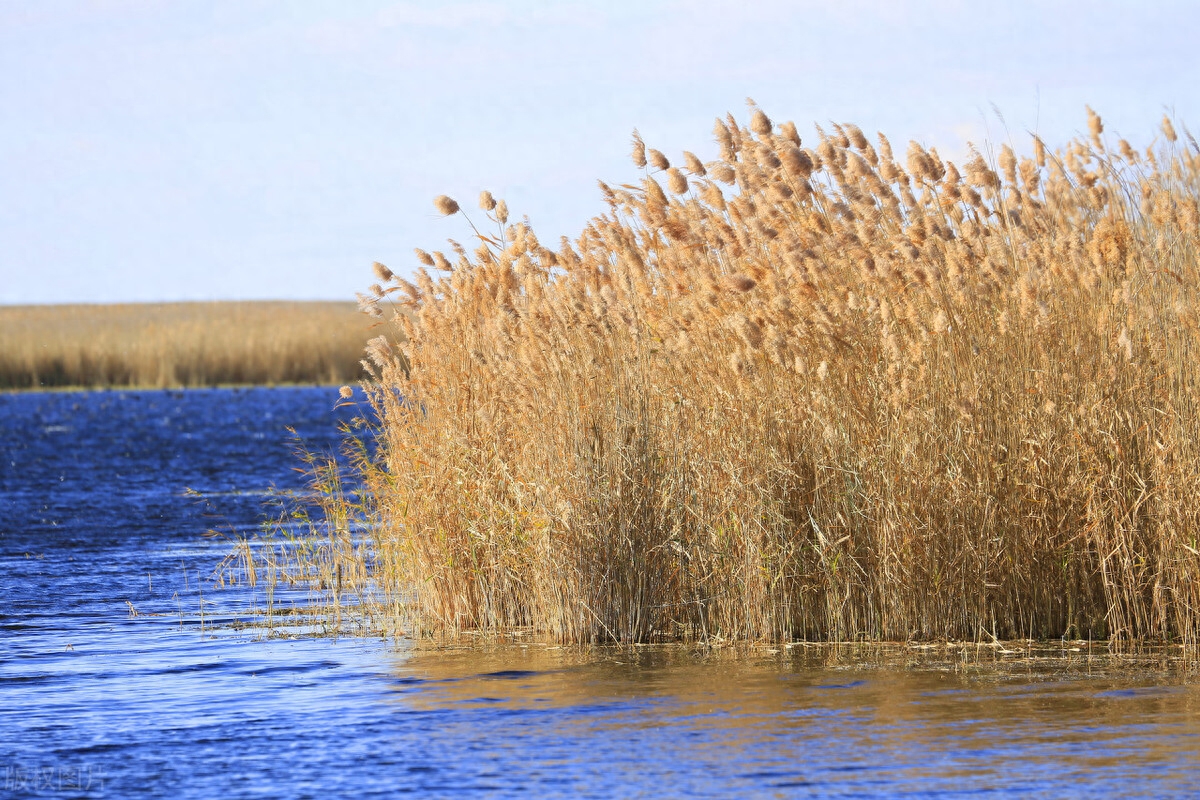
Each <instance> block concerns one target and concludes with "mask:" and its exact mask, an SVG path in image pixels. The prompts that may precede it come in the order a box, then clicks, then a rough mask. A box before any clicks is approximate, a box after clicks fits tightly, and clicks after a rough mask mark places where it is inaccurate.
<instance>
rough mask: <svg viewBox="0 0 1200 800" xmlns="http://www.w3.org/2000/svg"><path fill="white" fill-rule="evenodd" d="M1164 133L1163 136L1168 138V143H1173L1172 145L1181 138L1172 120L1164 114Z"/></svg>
mask: <svg viewBox="0 0 1200 800" xmlns="http://www.w3.org/2000/svg"><path fill="white" fill-rule="evenodd" d="M1162 132H1163V136H1166V137H1167V141H1168V142H1171V143H1172V144H1174V143H1175V141H1176V140H1178V139H1179V137H1178V136H1177V135H1176V134H1175V126H1174V125H1172V124H1171V118H1170V117H1168V116H1167V115H1166V114H1163V118H1162Z"/></svg>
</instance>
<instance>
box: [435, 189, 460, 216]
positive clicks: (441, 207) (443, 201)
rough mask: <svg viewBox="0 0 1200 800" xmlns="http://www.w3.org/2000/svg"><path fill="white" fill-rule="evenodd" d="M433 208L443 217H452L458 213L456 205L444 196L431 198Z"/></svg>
mask: <svg viewBox="0 0 1200 800" xmlns="http://www.w3.org/2000/svg"><path fill="white" fill-rule="evenodd" d="M433 206H434V208H436V209H437V210H438V212H439V213H441V215H442V216H444V217H449V216H453V215H454V214H457V213H458V203H456V202H454V200H453V199H452V198H449V197H447V196H446V195H444V194H439V195H438V196H437V197H435V198H433Z"/></svg>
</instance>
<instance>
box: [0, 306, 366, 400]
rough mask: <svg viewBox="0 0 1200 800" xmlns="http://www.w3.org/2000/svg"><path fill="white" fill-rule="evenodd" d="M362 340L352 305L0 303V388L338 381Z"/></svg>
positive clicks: (356, 360)
mask: <svg viewBox="0 0 1200 800" xmlns="http://www.w3.org/2000/svg"><path fill="white" fill-rule="evenodd" d="M371 336H372V334H371V332H370V320H367V319H366V318H364V317H363V316H362V315H361V314H358V313H356V312H355V306H354V304H353V303H326V302H211V303H160V304H128V305H57V306H0V389H27V388H49V387H69V386H77V387H85V386H86V387H118V386H120V387H185V386H215V385H221V384H283V383H329V384H339V383H344V382H346V381H353V380H357V379H358V378H359V377H360V376H361V375H362V374H363V372H362V366H361V364H360V361H361V359H362V350H363V347H364V345H365V343H366V342H367V340H369V339H370V338H371Z"/></svg>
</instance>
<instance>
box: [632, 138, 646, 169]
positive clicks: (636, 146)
mask: <svg viewBox="0 0 1200 800" xmlns="http://www.w3.org/2000/svg"><path fill="white" fill-rule="evenodd" d="M629 155H630V156H631V157H632V158H633V165H634V166H635V167H637V168H638V169H642V168H643V167H645V166H646V143H645V142H643V141H642V135H641V134H640V133H638V132H637V128H634V129H633V147H632V149H631V150H630V151H629Z"/></svg>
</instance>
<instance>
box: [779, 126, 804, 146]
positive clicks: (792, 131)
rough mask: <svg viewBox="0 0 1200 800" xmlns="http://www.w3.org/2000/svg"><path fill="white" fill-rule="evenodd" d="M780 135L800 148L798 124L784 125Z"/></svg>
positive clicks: (781, 127)
mask: <svg viewBox="0 0 1200 800" xmlns="http://www.w3.org/2000/svg"><path fill="white" fill-rule="evenodd" d="M779 133H780V135H781V136H783V138H785V139H787V140H788V141H789V142H791V143H792V144H794V145H796V147H799V146H800V144H801V142H800V132H799V131H797V130H796V123H794V122H785V123H783V124H782V125H780V126H779Z"/></svg>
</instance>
